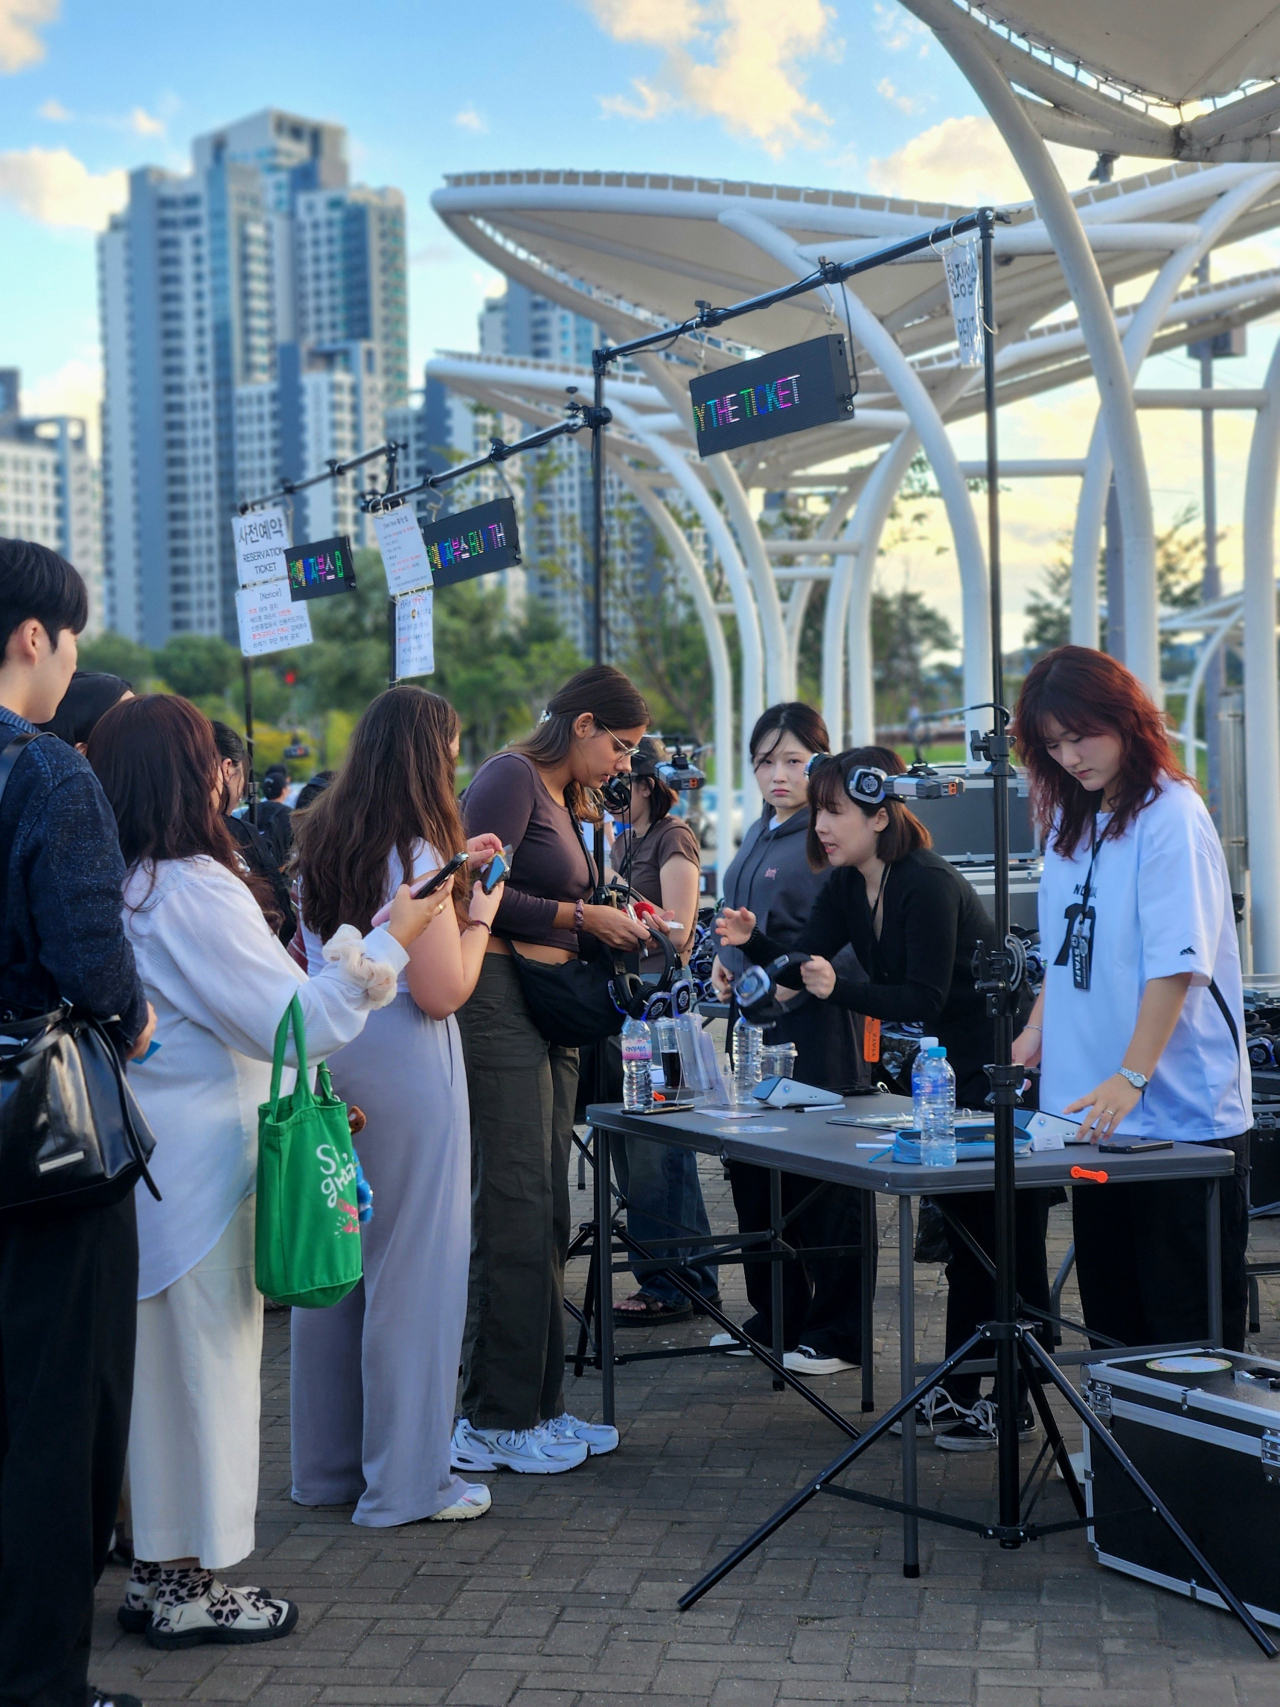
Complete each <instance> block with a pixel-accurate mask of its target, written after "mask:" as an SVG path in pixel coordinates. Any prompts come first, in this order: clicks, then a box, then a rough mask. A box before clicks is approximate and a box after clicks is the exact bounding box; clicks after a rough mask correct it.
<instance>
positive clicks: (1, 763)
mask: <svg viewBox="0 0 1280 1707" xmlns="http://www.w3.org/2000/svg"><path fill="white" fill-rule="evenodd" d="M40 733H41V732H40V731H39V730H33V731H32V732H31V733H30V734H28V733H27V731H26V730H25V729H20V730H19V731H18V733H17V734H16V735H15V736H14V737H13V739H12V741H10V742H9V745H8V746H7V747H6V748H5V749H4V751H3V752H0V800H3V799H4V791H5V789H6V788H7V787H8V784H9V778H10V777H11V776H12V775H13V767H14V766H15V765H16V764H17V762H18V760H19V759H20V758H21V757H22V754H23V751H24V750H25V749H26V748H27V747H29V746H30V745H31V743H32V742H33V741H38V740H39V739H40Z"/></svg>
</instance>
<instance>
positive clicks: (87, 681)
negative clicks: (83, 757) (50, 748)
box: [40, 670, 133, 753]
mask: <svg viewBox="0 0 1280 1707" xmlns="http://www.w3.org/2000/svg"><path fill="white" fill-rule="evenodd" d="M132 698H133V687H132V685H131V684H130V683H129V682H126V681H125V679H124V678H123V676H111V675H107V674H106V672H105V671H102V670H77V671H76V672H75V674H74V675H73V676H72V678H71V680H70V681H69V682H68V683H67V691H66V693H64V694H63V696H62V703H61V704H60V705H59V706H58V709H57V710H56V711H55V712H54V714H53V716H52V717H51V718H50V719H49V721H48V722H47V723H42V724H41V725H40V728H41V729H42V730H43V731H44V733H45V734H46V735H56V736H57V737H58V739H59V740H60V741H65V742H66V743H67V745H68V746H69V747H74V748H75V750H76V752H77V753H83V752H84V750H85V747H86V745H87V744H88V740H89V737H90V735H91V734H92V733H93V727H94V724H95V723H97V721H98V719H99V718H100V717H101V716H102V714H103V712H104V711H110V710H111V707H112V706H113V705H117V704H118V703H119V702H120V701H121V700H122V699H132Z"/></svg>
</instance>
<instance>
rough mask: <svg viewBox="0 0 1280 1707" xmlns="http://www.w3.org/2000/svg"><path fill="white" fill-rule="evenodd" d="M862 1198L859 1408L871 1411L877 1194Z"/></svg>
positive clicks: (873, 1370)
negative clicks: (860, 1391)
mask: <svg viewBox="0 0 1280 1707" xmlns="http://www.w3.org/2000/svg"><path fill="white" fill-rule="evenodd" d="M861 1197H862V1408H863V1410H864V1411H874V1410H875V1408H876V1398H875V1367H876V1341H875V1321H874V1316H873V1310H874V1308H875V1285H876V1194H875V1192H874V1191H864V1192H862V1193H861Z"/></svg>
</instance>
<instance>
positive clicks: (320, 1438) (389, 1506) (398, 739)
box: [290, 682, 502, 1529]
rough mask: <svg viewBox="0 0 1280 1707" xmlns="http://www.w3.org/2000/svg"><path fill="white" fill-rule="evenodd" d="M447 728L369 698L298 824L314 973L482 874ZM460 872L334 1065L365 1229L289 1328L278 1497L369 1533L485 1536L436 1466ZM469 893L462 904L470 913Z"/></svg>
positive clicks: (491, 904)
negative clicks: (365, 931)
mask: <svg viewBox="0 0 1280 1707" xmlns="http://www.w3.org/2000/svg"><path fill="white" fill-rule="evenodd" d="M459 735H460V728H459V724H458V714H457V712H456V711H455V710H454V709H453V707H452V706H451V705H450V704H449V703H448V701H447V700H444V699H441V698H440V696H439V695H438V694H434V693H428V692H427V690H426V689H425V688H420V687H416V686H414V685H412V684H410V683H408V682H404V683H401V684H400V685H399V686H398V687H394V688H389V689H388V690H387V692H386V693H382V694H379V695H378V697H377V699H375V700H374V701H373V702H372V703H371V704H370V705H369V706H368V707H367V709H366V710H365V712H364V715H363V716H362V717H361V719H360V721H359V723H357V724H356V727H355V731H354V733H353V734H352V737H351V745H350V747H349V748H348V750H347V758H346V763H345V764H344V765H343V768H342V773H341V775H340V776H339V777H338V778H337V779H336V781H335V782H334V783H333V785H332V786H331V787H330V788H328V789H326V790H325V792H324V793H323V794H321V795H320V797H319V799H318V800H317V802H316V804H315V805H314V806H313V807H311V809H310V810H309V811H308V812H306V813H303V814H302V815H301V816H300V817H299V818H298V819H297V824H296V834H297V846H298V853H297V874H298V884H299V893H300V898H301V909H302V921H303V922H302V936H303V942H304V944H305V946H306V951H307V963H308V965H309V966H310V967H313V968H318V967H320V966H323V964H324V959H323V947H322V944H323V942H324V940H325V939H326V938H327V937H329V936H331V935H332V933H333V930H334V927H335V925H336V923H337V921H338V920H340V919H349V918H350V919H356V920H357V921H359V922H363V921H365V920H367V919H372V918H375V917H377V916H378V910H379V909H380V908H381V907H382V906H384V904H385V903H386V900H387V898H388V896H390V895H394V894H395V892H396V889H397V888H398V887H399V885H400V883H401V881H403V880H407V881H408V882H410V883H414V882H417V881H418V880H419V879H420V878H422V877H424V876H425V875H426V874H427V873H428V872H430V871H436V870H438V869H439V868H440V867H441V866H442V865H443V864H444V863H445V861H446V860H448V859H451V858H452V857H453V855H455V854H457V853H459V852H461V851H462V849H463V847H464V846H465V847H466V848H467V851H468V852H469V853H470V855H471V859H472V863H473V864H487V863H488V861H489V860H490V859H491V858H492V857H493V855H494V854H495V853H497V852H499V851H500V850H501V847H502V843H501V842H499V841H498V840H497V838H496V837H494V836H480V837H477V838H475V839H474V840H473V841H472V842H470V843H467V840H466V836H465V833H464V831H463V828H462V819H461V816H460V814H459V812H458V802H457V799H456V796H455V793H454V769H455V765H456V762H457V755H458V744H459ZM465 877H466V873H465V870H464V871H463V872H459V873H458V874H457V875H456V876H455V877H454V878H452V879H451V881H450V884H449V888H448V890H447V891H446V892H445V893H447V894H448V895H449V896H450V898H451V900H452V902H453V905H451V906H449V907H446V908H445V909H444V911H443V912H442V913H441V914H440V916H439V918H437V919H436V920H435V921H434V922H433V924H432V925H431V927H430V929H429V930H426V931H424V932H423V934H422V935H421V936H420V937H419V938H418V940H417V942H416V943H414V945H413V947H412V949H411V950H410V952H409V964H408V965H407V966H406V967H405V969H404V971H403V972H402V973H401V975H400V979H399V984H398V988H397V993H396V999H395V1001H394V1002H392V1003H391V1004H390V1005H389V1006H388V1007H386V1008H384V1009H383V1010H382V1011H381V1012H380V1013H378V1014H375V1015H374V1016H373V1017H372V1018H371V1020H370V1021H369V1024H368V1025H367V1026H366V1027H365V1029H364V1031H363V1032H362V1033H361V1034H360V1036H359V1037H358V1038H357V1039H356V1040H355V1042H354V1043H350V1044H348V1045H347V1047H346V1048H345V1049H341V1050H339V1052H338V1053H337V1054H336V1055H335V1056H334V1058H333V1062H332V1073H333V1083H334V1088H335V1089H336V1091H337V1093H338V1095H339V1096H340V1097H342V1098H343V1100H344V1101H346V1102H348V1103H351V1104H354V1105H357V1106H358V1107H359V1108H360V1109H361V1110H362V1112H363V1113H364V1115H365V1126H364V1128H363V1130H362V1131H361V1134H360V1163H361V1166H362V1167H363V1169H364V1171H365V1175H366V1177H367V1178H368V1181H369V1184H370V1187H371V1188H372V1190H373V1201H374V1214H373V1219H372V1221H370V1222H368V1223H367V1224H366V1225H365V1226H363V1227H362V1228H361V1229H360V1235H361V1244H362V1246H363V1249H364V1279H363V1280H362V1281H361V1283H360V1285H359V1286H357V1287H356V1288H355V1290H354V1291H352V1292H349V1293H348V1294H347V1296H346V1297H345V1298H344V1299H342V1301H341V1302H340V1303H338V1304H335V1305H333V1306H332V1307H331V1308H330V1309H327V1310H295V1311H294V1312H293V1331H292V1360H293V1361H292V1380H291V1387H290V1400H291V1407H292V1429H291V1443H292V1459H293V1498H294V1500H295V1501H296V1502H297V1503H298V1504H299V1505H307V1506H319V1505H345V1504H348V1503H350V1504H354V1505H355V1508H356V1509H355V1513H354V1515H353V1518H352V1521H353V1522H354V1523H360V1524H367V1525H369V1526H370V1527H372V1528H379V1529H381V1528H388V1527H390V1526H392V1525H394V1524H400V1523H417V1522H419V1521H420V1520H421V1519H423V1518H427V1519H430V1520H432V1521H441V1522H446V1523H448V1522H454V1521H457V1520H460V1519H465V1518H471V1517H483V1515H484V1514H485V1512H486V1511H488V1509H489V1490H488V1488H486V1487H485V1486H484V1485H483V1484H482V1483H474V1482H464V1481H462V1480H460V1479H459V1478H458V1477H457V1476H455V1475H454V1474H453V1472H452V1469H451V1467H450V1462H449V1459H450V1446H451V1441H452V1435H453V1414H454V1400H455V1398H456V1396H457V1390H458V1363H459V1360H460V1358H461V1355H462V1329H463V1323H464V1322H465V1320H466V1313H467V1261H468V1256H469V1254H470V1247H471V1136H470V1117H469V1114H468V1109H467V1081H466V1074H465V1073H464V1071H463V1066H462V1047H461V1041H460V1039H459V1036H458V1025H457V1021H456V1020H455V1019H454V1017H453V1016H454V1014H455V1012H456V1011H457V1009H458V1008H460V1007H461V1006H462V1004H463V1002H465V1001H466V999H467V997H468V996H469V995H470V994H471V992H472V990H473V989H474V988H475V985H476V980H477V978H478V977H479V976H480V967H481V964H482V962H483V960H484V948H485V943H486V941H487V940H488V936H489V931H490V928H491V927H492V924H493V916H494V914H495V913H496V912H497V910H498V907H499V905H500V903H501V900H502V886H501V885H499V886H498V887H497V888H496V889H495V890H494V892H493V894H491V895H485V894H484V893H483V891H482V888H481V886H480V885H479V884H468V883H466V881H465ZM468 891H469V892H470V893H469V901H468Z"/></svg>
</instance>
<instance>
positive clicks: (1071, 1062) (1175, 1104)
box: [1040, 781, 1251, 1143]
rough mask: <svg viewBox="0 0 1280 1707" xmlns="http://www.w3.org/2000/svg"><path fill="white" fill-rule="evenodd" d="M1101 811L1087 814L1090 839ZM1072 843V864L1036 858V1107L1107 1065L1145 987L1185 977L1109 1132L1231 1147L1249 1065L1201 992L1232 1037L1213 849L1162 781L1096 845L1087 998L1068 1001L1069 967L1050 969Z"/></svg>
mask: <svg viewBox="0 0 1280 1707" xmlns="http://www.w3.org/2000/svg"><path fill="white" fill-rule="evenodd" d="M1109 817H1110V814H1109V813H1099V815H1098V834H1099V836H1101V835H1102V832H1103V830H1104V829H1105V827H1106V825H1107V822H1108V820H1109ZM1090 854H1091V847H1090V843H1089V839H1088V837H1087V836H1086V837H1085V838H1084V840H1082V842H1081V844H1080V846H1079V847H1078V848H1077V849H1076V853H1075V857H1074V858H1073V859H1064V858H1063V857H1062V856H1061V855H1060V854H1058V853H1055V852H1054V849H1053V838H1052V836H1050V838H1049V846H1048V848H1047V849H1046V851H1045V859H1044V876H1043V877H1042V879H1041V882H1040V942H1041V948H1042V950H1043V953H1044V956H1045V959H1046V961H1047V962H1048V968H1047V971H1046V974H1045V985H1044V990H1045V1003H1044V1043H1043V1050H1044V1052H1043V1056H1042V1060H1041V1078H1040V1106H1041V1108H1042V1109H1045V1110H1046V1111H1047V1112H1048V1113H1050V1114H1061V1113H1063V1111H1064V1109H1065V1107H1066V1105H1067V1103H1070V1102H1075V1101H1076V1100H1077V1099H1078V1098H1080V1097H1082V1096H1084V1095H1085V1094H1086V1093H1087V1092H1089V1091H1091V1090H1092V1089H1093V1087H1094V1086H1095V1085H1097V1084H1099V1083H1101V1081H1102V1080H1103V1079H1105V1078H1108V1077H1109V1076H1110V1075H1111V1074H1112V1073H1114V1072H1115V1071H1116V1069H1117V1068H1118V1067H1119V1066H1120V1064H1121V1062H1122V1060H1123V1059H1124V1053H1125V1050H1126V1049H1127V1048H1128V1046H1129V1040H1130V1038H1131V1037H1132V1036H1133V1028H1134V1026H1135V1025H1136V1024H1137V1019H1138V1006H1139V1004H1140V1002H1141V1001H1142V993H1143V991H1144V989H1145V988H1146V985H1147V982H1148V980H1149V979H1151V978H1167V977H1170V976H1171V975H1173V974H1174V973H1178V972H1190V974H1191V987H1190V988H1189V989H1188V991H1187V999H1186V1002H1185V1004H1184V1006H1183V1009H1182V1013H1181V1015H1180V1016H1179V1019H1178V1023H1177V1025H1176V1026H1175V1027H1174V1030H1173V1036H1172V1037H1171V1038H1170V1039H1169V1042H1168V1044H1167V1046H1166V1048H1165V1051H1164V1053H1163V1055H1161V1057H1160V1060H1159V1062H1158V1064H1157V1066H1156V1070H1155V1072H1154V1073H1153V1074H1152V1076H1151V1083H1150V1084H1149V1085H1148V1086H1147V1089H1146V1091H1145V1092H1144V1094H1143V1097H1142V1100H1141V1101H1140V1102H1139V1103H1138V1105H1137V1107H1136V1108H1135V1109H1134V1110H1133V1112H1132V1113H1131V1114H1130V1115H1129V1116H1128V1117H1127V1118H1126V1119H1125V1120H1123V1121H1122V1122H1121V1123H1120V1126H1119V1128H1118V1130H1119V1132H1120V1133H1122V1134H1124V1135H1125V1136H1127V1137H1135V1138H1176V1139H1178V1140H1180V1141H1181V1142H1183V1143H1188V1142H1190V1143H1195V1142H1203V1141H1205V1140H1207V1139H1212V1138H1233V1137H1235V1136H1236V1135H1237V1134H1239V1133H1241V1132H1245V1131H1247V1130H1248V1128H1249V1126H1250V1124H1251V1117H1250V1114H1249V1112H1248V1110H1249V1107H1250V1101H1251V1090H1250V1082H1249V1060H1248V1056H1247V1055H1246V1056H1245V1057H1244V1058H1243V1059H1241V1056H1240V1054H1239V1052H1238V1051H1237V1049H1236V1046H1235V1044H1234V1043H1233V1041H1232V1038H1231V1033H1230V1030H1229V1029H1228V1027H1227V1022H1226V1019H1225V1018H1224V1016H1223V1014H1222V1011H1221V1009H1220V1008H1219V1007H1218V1004H1217V1002H1216V1001H1215V1000H1214V998H1213V994H1212V992H1211V991H1210V989H1209V981H1210V979H1212V980H1213V981H1214V983H1215V984H1216V985H1217V987H1218V989H1219V990H1220V991H1221V993H1222V996H1223V999H1224V1000H1225V1002H1226V1004H1227V1007H1228V1008H1229V1009H1230V1011H1231V1014H1232V1016H1233V1018H1234V1020H1235V1024H1236V1034H1237V1036H1238V1037H1239V1038H1240V1039H1241V1041H1242V1042H1243V1039H1244V996H1243V991H1242V988H1241V979H1240V952H1239V946H1238V944H1237V940H1236V927H1235V920H1234V918H1233V915H1232V909H1231V886H1230V881H1229V879H1228V875H1227V864H1226V860H1225V859H1224V858H1223V854H1222V847H1221V845H1220V843H1219V841H1218V837H1217V835H1216V833H1215V831H1214V828H1213V821H1212V820H1211V818H1210V817H1209V814H1208V812H1207V811H1206V810H1205V806H1204V802H1203V801H1202V800H1201V799H1200V796H1199V795H1198V794H1197V793H1196V791H1195V789H1194V788H1192V786H1191V785H1190V784H1189V783H1185V782H1170V781H1167V782H1165V783H1164V784H1163V786H1162V788H1161V791H1160V793H1159V794H1158V795H1156V796H1154V797H1153V798H1152V799H1151V800H1150V801H1149V802H1148V804H1147V805H1146V806H1144V807H1143V809H1142V811H1141V812H1140V813H1139V814H1138V816H1137V818H1136V819H1135V820H1134V821H1133V823H1132V824H1131V825H1130V826H1129V829H1128V830H1127V831H1126V832H1125V834H1124V835H1123V836H1122V837H1120V838H1119V839H1118V840H1116V841H1112V840H1111V839H1110V838H1108V839H1106V840H1105V841H1102V842H1100V844H1099V847H1098V857H1097V861H1096V863H1095V865H1094V868H1093V882H1092V886H1091V893H1090V905H1091V906H1092V907H1093V908H1094V910H1095V913H1096V917H1095V921H1094V926H1093V967H1092V978H1091V988H1089V989H1088V990H1078V989H1077V988H1076V987H1075V983H1074V981H1073V978H1072V969H1071V958H1070V955H1069V954H1068V956H1067V959H1066V962H1065V964H1063V965H1061V966H1058V965H1055V964H1054V962H1055V961H1056V959H1057V957H1058V954H1059V951H1060V949H1061V947H1062V944H1063V940H1064V938H1065V937H1066V934H1067V931H1068V928H1069V921H1068V919H1067V917H1066V913H1067V908H1068V907H1069V906H1072V905H1073V904H1078V903H1079V901H1080V899H1081V892H1082V891H1083V888H1084V882H1085V874H1086V873H1087V871H1088V869H1089V859H1090Z"/></svg>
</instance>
